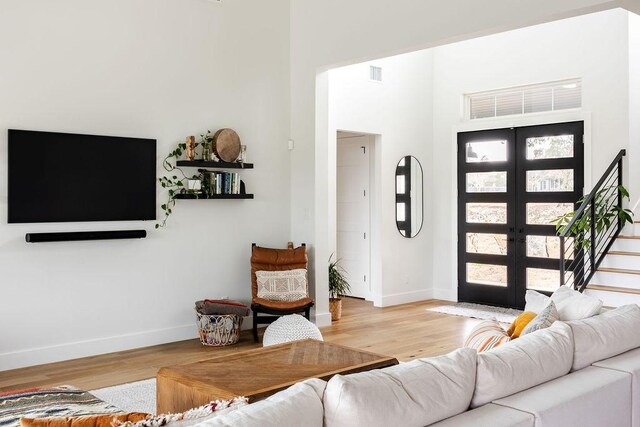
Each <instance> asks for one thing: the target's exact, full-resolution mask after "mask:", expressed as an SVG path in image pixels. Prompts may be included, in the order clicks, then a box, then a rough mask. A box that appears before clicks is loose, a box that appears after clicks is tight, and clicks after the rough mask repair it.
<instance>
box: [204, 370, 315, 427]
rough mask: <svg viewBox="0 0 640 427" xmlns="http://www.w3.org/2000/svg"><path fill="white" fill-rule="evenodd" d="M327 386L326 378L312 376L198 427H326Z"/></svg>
mask: <svg viewBox="0 0 640 427" xmlns="http://www.w3.org/2000/svg"><path fill="white" fill-rule="evenodd" d="M326 385H327V383H326V382H325V381H322V380H320V379H317V378H312V379H310V380H306V381H303V382H301V383H297V384H294V385H292V386H291V387H289V388H288V389H286V390H283V391H281V392H279V393H276V394H274V395H273V396H270V397H268V398H267V399H265V400H260V401H258V402H256V403H252V404H250V405H247V406H243V407H241V408H239V409H237V410H235V411H233V412H229V413H227V414H224V415H222V416H218V417H215V418H212V419H210V420H207V421H203V422H201V423H199V424H196V425H195V426H194V427H222V426H224V427H282V426H309V427H322V420H323V408H322V394H323V392H324V389H325V387H326Z"/></svg>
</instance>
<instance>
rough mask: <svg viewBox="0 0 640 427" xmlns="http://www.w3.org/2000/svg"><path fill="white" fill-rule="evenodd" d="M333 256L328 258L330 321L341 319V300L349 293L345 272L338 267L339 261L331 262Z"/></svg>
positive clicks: (349, 288)
mask: <svg viewBox="0 0 640 427" xmlns="http://www.w3.org/2000/svg"><path fill="white" fill-rule="evenodd" d="M332 259H333V254H331V256H330V257H329V312H330V313H331V320H340V317H342V298H340V297H341V296H343V295H345V294H346V293H347V292H349V291H351V287H350V286H349V282H348V281H347V279H346V277H345V276H346V273H347V272H346V271H345V270H344V268H342V266H341V265H340V260H339V259H336V260H335V261H332Z"/></svg>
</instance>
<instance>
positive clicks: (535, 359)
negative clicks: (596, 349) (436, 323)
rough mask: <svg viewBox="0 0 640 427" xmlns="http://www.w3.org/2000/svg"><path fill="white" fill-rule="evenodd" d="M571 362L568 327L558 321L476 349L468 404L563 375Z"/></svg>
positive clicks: (478, 404) (497, 397)
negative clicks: (491, 346) (482, 349)
mask: <svg viewBox="0 0 640 427" xmlns="http://www.w3.org/2000/svg"><path fill="white" fill-rule="evenodd" d="M572 362H573V337H572V336H571V329H570V328H569V327H568V326H567V325H566V324H564V323H562V322H556V323H554V324H553V325H552V326H551V327H549V328H547V329H542V330H540V331H536V332H532V333H530V334H528V335H525V336H523V337H520V338H518V339H517V340H513V341H511V342H510V343H509V344H506V345H503V346H500V347H498V348H495V349H493V350H490V351H485V352H483V353H478V371H477V374H476V388H475V391H474V394H473V399H472V400H471V407H472V408H477V407H479V406H482V405H485V404H487V403H489V402H492V401H494V400H495V399H500V398H501V397H505V396H509V395H512V394H514V393H517V392H519V391H522V390H526V389H528V388H531V387H534V386H536V385H538V384H542V383H543V382H546V381H550V380H552V379H555V378H558V377H560V376H562V375H565V374H566V373H567V372H569V370H570V369H571V363H572Z"/></svg>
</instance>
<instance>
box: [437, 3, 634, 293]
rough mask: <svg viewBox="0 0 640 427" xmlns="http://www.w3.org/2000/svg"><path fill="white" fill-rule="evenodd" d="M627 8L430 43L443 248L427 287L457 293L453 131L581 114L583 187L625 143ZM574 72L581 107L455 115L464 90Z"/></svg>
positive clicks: (542, 79)
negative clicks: (515, 114)
mask: <svg viewBox="0 0 640 427" xmlns="http://www.w3.org/2000/svg"><path fill="white" fill-rule="evenodd" d="M627 15H628V13H627V12H626V11H624V10H621V9H617V10H612V11H608V12H603V13H597V14H591V15H585V16H581V17H576V18H572V19H567V20H563V21H558V22H552V23H548V24H544V25H538V26H534V27H530V28H525V29H522V30H516V31H510V32H507V33H502V34H497V35H493V36H488V37H483V38H479V39H475V40H470V41H465V42H460V43H455V44H451V45H448V46H443V47H438V48H436V49H434V98H433V101H434V120H433V122H434V138H433V140H434V145H433V152H434V163H433V168H432V169H431V170H432V173H433V177H434V178H433V179H434V180H437V181H438V182H441V183H442V185H437V186H435V187H434V188H433V191H434V196H433V197H434V200H435V203H434V204H433V208H434V212H433V219H434V222H435V223H437V224H438V227H437V228H436V229H434V236H433V239H434V240H433V244H434V251H437V252H438V253H440V254H442V255H443V256H441V257H440V259H439V263H438V264H439V268H438V269H436V270H435V274H434V278H433V283H434V287H435V288H434V294H436V295H439V296H441V297H447V298H448V299H455V298H456V297H457V292H456V291H457V270H456V269H457V252H456V251H457V244H456V237H457V220H456V212H457V203H456V194H457V190H456V179H457V178H456V132H457V131H460V130H470V129H492V128H501V127H510V126H523V125H528V124H540V123H549V122H562V121H572V120H582V119H584V120H585V123H586V126H585V127H586V132H585V139H586V142H585V178H586V183H587V185H586V188H585V191H587V192H588V191H589V189H590V188H589V183H590V181H591V180H597V179H598V178H599V177H600V175H601V174H602V173H603V172H604V170H605V169H606V168H607V167H608V166H609V164H610V163H611V161H612V160H613V158H614V157H615V155H616V154H617V153H618V151H619V150H620V149H622V148H629V101H628V97H629V92H628V90H629V89H628V88H629V86H628V85H629V74H628V73H629V69H628V31H627V28H628V25H627V20H628V17H627ZM585 28H588V29H589V30H588V31H585ZM574 77H580V78H582V85H583V108H582V111H581V112H578V113H559V114H547V115H537V116H536V115H533V116H530V117H523V118H518V119H512V118H505V119H500V120H493V119H489V120H474V121H472V122H470V123H463V121H462V113H463V99H464V94H466V93H474V92H479V91H485V90H492V89H498V88H503V87H512V86H518V85H526V84H532V83H541V82H548V81H555V80H563V79H568V78H574ZM627 169H628V168H627ZM589 178H591V179H589ZM627 182H628V180H627ZM637 184H639V183H637V182H635V183H631V184H630V185H629V187H630V191H632V192H633V193H638V192H639V191H640V188H638V185H637ZM636 189H637V190H636Z"/></svg>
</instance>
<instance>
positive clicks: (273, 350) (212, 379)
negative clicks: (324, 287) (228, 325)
mask: <svg viewBox="0 0 640 427" xmlns="http://www.w3.org/2000/svg"><path fill="white" fill-rule="evenodd" d="M397 364H398V360H397V359H395V358H393V357H387V356H381V355H379V354H374V353H370V352H367V351H362V350H357V349H354V348H349V347H345V346H341V345H337V344H331V343H327V342H322V341H316V340H311V339H308V340H302V341H295V342H292V343H287V344H279V345H274V346H271V347H263V348H259V349H256V350H249V351H243V352H240V353H235V354H230V355H224V356H219V357H216V358H213V359H209V360H204V361H202V362H196V363H191V364H188V365H176V366H170V367H166V368H161V369H160V371H159V372H158V386H157V397H158V402H157V406H158V413H159V414H161V413H169V412H182V411H186V410H187V409H190V408H195V407H197V406H200V405H204V404H205V403H208V402H210V401H212V400H216V399H231V398H233V397H235V396H245V397H247V398H249V401H250V402H253V401H256V400H260V399H264V398H265V397H267V396H270V395H272V394H274V393H276V392H278V391H280V390H283V389H285V388H287V387H289V386H291V385H293V384H295V383H297V382H300V381H303V380H305V379H307V378H321V379H323V380H328V379H329V378H331V377H332V376H334V375H336V374H350V373H354V372H362V371H368V370H371V369H377V368H384V367H386V366H392V365H397Z"/></svg>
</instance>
